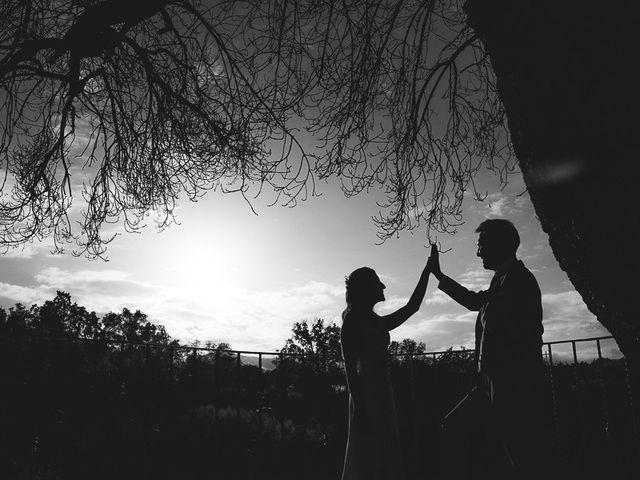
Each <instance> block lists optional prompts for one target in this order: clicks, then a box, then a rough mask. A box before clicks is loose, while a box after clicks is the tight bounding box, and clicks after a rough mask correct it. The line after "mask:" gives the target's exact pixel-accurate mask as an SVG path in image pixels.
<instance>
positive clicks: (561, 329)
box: [542, 290, 609, 341]
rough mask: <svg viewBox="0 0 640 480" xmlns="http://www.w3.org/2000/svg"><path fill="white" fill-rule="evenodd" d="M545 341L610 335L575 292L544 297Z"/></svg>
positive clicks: (551, 294) (570, 291)
mask: <svg viewBox="0 0 640 480" xmlns="http://www.w3.org/2000/svg"><path fill="white" fill-rule="evenodd" d="M542 307H543V312H544V328H545V333H544V339H545V341H556V340H570V339H575V338H585V337H597V336H603V335H609V332H608V331H607V330H606V329H605V328H604V327H603V326H602V325H601V324H600V323H599V322H598V320H597V319H596V317H595V315H593V314H592V313H591V312H590V311H589V310H588V309H587V306H586V305H585V304H584V302H583V301H582V298H581V297H580V294H579V293H578V292H576V291H575V290H568V291H565V292H560V293H549V294H544V295H543V296H542Z"/></svg>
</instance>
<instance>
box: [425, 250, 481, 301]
mask: <svg viewBox="0 0 640 480" xmlns="http://www.w3.org/2000/svg"><path fill="white" fill-rule="evenodd" d="M427 269H429V270H431V273H433V276H434V277H436V278H437V279H438V282H439V283H438V288H439V289H440V290H442V291H443V292H444V293H446V294H447V295H449V296H450V297H451V298H452V299H453V300H455V301H456V302H458V303H459V304H460V305H462V306H463V307H465V308H468V309H469V310H472V311H476V312H477V311H478V310H480V309H481V308H482V306H483V305H484V304H485V302H486V301H487V291H486V290H481V291H479V292H474V291H471V290H469V289H467V288H465V287H463V286H462V285H460V284H459V283H458V282H456V281H455V280H453V279H452V278H449V277H447V276H446V275H445V274H444V273H442V270H441V269H440V258H439V254H438V247H437V246H436V245H435V244H431V255H429V262H428V263H427Z"/></svg>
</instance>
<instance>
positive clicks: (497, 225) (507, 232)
mask: <svg viewBox="0 0 640 480" xmlns="http://www.w3.org/2000/svg"><path fill="white" fill-rule="evenodd" d="M476 233H484V234H485V237H487V238H488V239H489V241H490V242H493V243H495V244H497V245H499V246H500V247H502V248H504V249H505V250H506V251H508V252H513V253H514V254H515V253H516V250H518V247H519V246H520V235H519V234H518V230H516V227H514V226H513V223H511V222H510V221H509V220H505V219H502V218H489V219H487V220H485V221H484V222H482V223H481V224H480V225H478V228H476Z"/></svg>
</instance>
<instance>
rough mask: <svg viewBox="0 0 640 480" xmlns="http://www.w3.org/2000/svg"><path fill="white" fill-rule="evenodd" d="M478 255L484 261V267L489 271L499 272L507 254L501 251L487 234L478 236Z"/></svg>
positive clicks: (482, 233) (481, 233) (483, 233)
mask: <svg viewBox="0 0 640 480" xmlns="http://www.w3.org/2000/svg"><path fill="white" fill-rule="evenodd" d="M476 254H477V255H478V256H479V257H480V258H481V259H482V266H483V267H484V268H486V269H487V270H497V269H498V267H499V266H500V265H501V264H502V262H503V260H504V258H505V252H503V251H501V250H500V247H499V245H498V244H497V242H496V241H495V240H494V239H492V238H491V237H490V236H487V234H486V233H485V232H480V235H478V251H477V252H476Z"/></svg>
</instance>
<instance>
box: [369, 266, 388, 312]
mask: <svg viewBox="0 0 640 480" xmlns="http://www.w3.org/2000/svg"><path fill="white" fill-rule="evenodd" d="M371 280H372V285H371V291H372V296H373V300H375V302H374V305H375V304H376V303H378V302H384V301H385V300H386V298H384V289H385V288H387V287H386V285H385V284H384V283H382V281H381V280H380V277H378V274H377V273H374V274H373V277H372V279H371Z"/></svg>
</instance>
